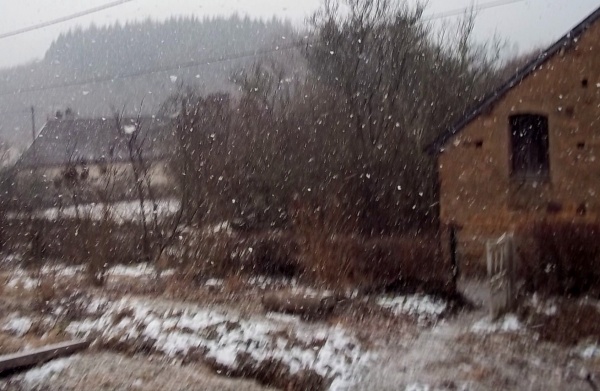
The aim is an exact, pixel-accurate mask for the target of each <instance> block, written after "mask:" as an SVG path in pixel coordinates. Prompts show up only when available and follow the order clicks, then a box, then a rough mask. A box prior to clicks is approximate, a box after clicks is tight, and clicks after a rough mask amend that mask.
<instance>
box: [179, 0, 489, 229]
mask: <svg viewBox="0 0 600 391" xmlns="http://www.w3.org/2000/svg"><path fill="white" fill-rule="evenodd" d="M343 6H344V7H343V11H341V10H340V8H338V7H337V6H336V4H334V3H331V2H326V3H325V5H324V7H323V8H322V9H321V10H320V11H319V12H318V13H317V14H315V15H314V17H313V18H312V22H311V26H312V27H311V31H312V32H311V34H310V36H309V41H310V43H309V44H307V45H306V47H305V48H304V49H303V51H302V54H301V56H300V57H299V58H297V59H296V60H295V61H296V62H297V63H299V62H301V63H302V64H304V67H305V69H306V72H304V73H303V74H301V75H299V74H292V73H291V72H290V67H289V64H286V63H285V62H282V61H281V59H280V58H279V59H277V60H275V59H265V60H263V61H262V62H260V63H258V64H256V65H255V66H254V67H253V68H252V69H251V70H250V71H246V72H240V73H238V74H236V75H234V77H233V80H234V82H235V83H236V84H237V85H238V86H239V91H240V93H239V94H238V95H235V96H228V95H224V94H219V95H210V96H206V97H202V96H198V95H197V94H195V93H194V92H193V91H190V90H188V91H185V92H183V93H181V94H180V95H179V96H177V97H174V98H172V99H171V100H170V101H169V105H168V106H169V107H170V110H171V112H176V113H177V116H176V119H175V121H174V122H175V124H174V129H175V134H176V135H177V137H176V139H177V141H178V143H177V144H178V148H179V150H178V154H177V155H178V159H177V161H176V162H175V167H174V168H175V170H174V172H176V173H178V175H179V177H180V185H181V186H180V187H181V190H182V193H183V194H185V196H184V197H183V198H184V200H185V202H186V207H187V208H189V213H191V214H193V215H194V216H195V217H196V219H197V221H206V220H215V221H222V220H231V221H236V219H237V220H239V221H240V222H243V224H245V225H246V226H249V227H252V228H259V229H264V228H269V227H271V228H272V227H289V226H290V223H291V222H292V221H293V218H294V215H295V214H297V213H300V211H301V213H314V214H315V216H316V217H318V220H319V221H323V222H327V221H329V222H331V223H334V224H335V231H336V232H340V233H342V232H343V233H351V234H361V235H365V236H373V235H380V234H393V233H398V232H406V231H408V230H415V229H420V228H423V227H427V226H432V225H433V224H435V222H436V215H437V212H436V211H437V208H436V178H435V170H434V166H433V161H432V159H431V158H430V157H429V156H427V155H425V154H424V153H423V152H422V150H423V147H424V146H425V145H426V143H427V142H428V141H430V140H431V139H432V138H433V137H434V136H435V134H436V133H437V132H439V131H440V129H441V128H442V127H443V126H445V125H448V124H449V123H451V122H452V121H454V120H456V119H457V118H458V117H459V116H461V115H462V114H463V113H464V112H465V110H466V109H467V108H468V107H469V106H470V105H472V104H473V103H474V102H475V101H477V99H480V98H481V97H482V96H483V94H484V93H485V92H487V91H488V90H489V89H490V88H491V87H492V86H493V85H494V84H495V83H496V73H497V72H496V69H495V67H494V62H495V58H494V56H493V55H492V54H493V51H492V50H491V49H493V48H490V47H486V46H481V45H477V44H474V43H473V41H472V39H471V31H472V27H473V18H472V17H465V18H464V19H463V20H462V22H460V23H458V24H457V25H456V26H454V27H448V28H444V29H441V30H439V29H435V30H434V29H433V28H432V26H430V25H429V24H427V23H426V22H424V21H423V18H422V14H423V8H422V7H417V8H409V7H404V6H399V5H396V3H395V2H393V1H389V0H376V1H368V0H346V1H344V2H343ZM298 68H299V67H298V66H297V64H296V67H294V68H292V69H298ZM307 211H308V212H307ZM313 220H314V219H313Z"/></svg>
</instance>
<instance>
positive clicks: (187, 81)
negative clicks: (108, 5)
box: [0, 16, 294, 148]
mask: <svg viewBox="0 0 600 391" xmlns="http://www.w3.org/2000/svg"><path fill="white" fill-rule="evenodd" d="M293 40H294V31H293V28H292V26H291V25H290V24H289V23H288V22H284V21H280V20H277V19H271V20H268V21H262V20H251V19H249V18H242V17H239V16H232V17H229V18H213V19H208V18H206V19H197V18H176V19H169V20H166V21H163V22H157V21H152V20H146V21H144V22H136V23H127V24H125V25H122V24H119V23H117V24H114V25H112V26H105V27H97V26H91V27H90V28H87V29H77V30H73V31H69V32H67V33H64V34H62V35H60V36H59V37H58V38H57V39H56V40H55V41H54V42H53V43H52V44H51V46H50V48H49V49H48V51H47V52H46V54H45V56H44V58H43V59H42V60H41V61H38V62H34V63H31V64H28V65H24V66H19V67H15V68H11V69H6V70H0V107H2V110H1V111H2V120H0V138H1V139H3V140H5V141H8V142H9V143H10V144H15V145H18V146H19V147H21V148H23V147H25V146H27V145H28V144H29V143H30V142H31V113H30V107H31V106H34V107H35V114H36V127H37V129H38V130H39V128H40V127H41V126H42V125H43V123H44V122H45V120H46V118H47V117H48V116H51V115H53V114H54V113H55V112H56V111H58V110H65V109H66V108H67V107H70V108H72V109H73V110H74V111H75V113H76V114H78V115H80V116H107V115H111V113H112V108H117V109H119V110H120V109H122V108H123V107H125V108H126V111H127V112H129V113H134V112H135V110H137V109H139V107H140V105H141V103H142V101H143V108H142V110H143V111H145V112H146V113H152V112H155V111H156V110H157V109H158V107H159V106H160V104H161V103H162V102H163V101H164V100H165V99H166V98H167V97H168V96H170V95H171V94H173V93H174V92H175V91H177V90H178V88H180V87H181V86H182V85H187V86H194V87H195V88H197V89H198V90H199V91H203V92H204V93H209V92H215V91H227V92H233V91H234V88H235V87H234V85H233V84H232V83H231V82H230V78H231V76H232V75H233V74H234V73H235V72H236V71H238V70H239V69H241V68H244V67H247V66H248V65H251V64H252V63H253V62H254V61H255V60H256V59H255V58H254V57H252V56H245V54H251V53H253V52H255V51H261V50H265V49H267V50H268V49H272V48H275V47H277V46H283V45H289V44H290V42H293ZM230 57H233V58H235V59H234V60H228V61H222V59H224V58H230ZM190 63H206V64H205V65H202V66H187V65H189V64H190ZM177 64H184V66H183V67H181V68H179V69H177V67H176V66H174V65H177ZM162 69H169V70H164V71H157V72H154V73H148V71H152V70H162ZM147 73H148V74H147ZM139 74H142V75H141V76H140V75H139ZM89 80H101V82H100V83H95V84H89V83H86V81H89ZM63 84H67V85H71V86H70V87H65V88H52V87H54V86H60V85H63Z"/></svg>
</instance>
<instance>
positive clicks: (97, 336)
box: [0, 265, 600, 391]
mask: <svg viewBox="0 0 600 391" xmlns="http://www.w3.org/2000/svg"><path fill="white" fill-rule="evenodd" d="M42 274H43V273H42ZM51 274H52V280H51V281H52V284H51V285H52V287H53V288H55V289H49V288H48V287H47V286H45V285H44V284H43V283H41V282H44V281H46V278H45V277H43V276H40V274H39V273H38V274H35V273H30V272H28V271H24V270H22V269H18V268H16V267H15V266H14V265H9V267H7V266H6V265H5V267H4V269H3V271H2V274H1V275H0V281H4V285H3V288H2V295H0V352H1V353H9V352H14V351H18V350H23V349H26V348H27V347H32V346H38V345H43V344H48V343H52V342H56V341H61V340H67V339H71V338H75V337H85V338H90V339H91V340H93V341H94V343H93V344H92V347H91V348H90V349H88V350H87V351H85V352H82V353H79V354H77V355H74V356H71V357H68V358H63V359H58V360H53V361H50V362H49V363H46V364H43V365H42V366H39V367H36V368H33V369H30V370H26V371H21V372H18V373H13V374H11V375H9V376H4V377H3V378H1V379H0V389H2V390H5V389H6V390H72V391H76V390H77V391H79V390H81V391H83V390H89V389H98V390H136V389H139V390H234V389H235V390H240V391H242V390H267V389H285V390H311V389H312V390H325V389H330V390H406V391H435V390H440V391H441V390H474V391H475V390H504V389H522V390H566V389H569V390H582V391H583V390H592V391H593V390H597V389H598V388H599V387H600V348H598V347H597V346H598V345H597V343H598V342H599V341H597V340H596V339H594V338H588V339H582V340H581V341H579V343H578V344H575V345H565V344H557V343H552V342H548V341H545V340H543V339H541V338H540V335H539V332H538V331H539V327H543V325H537V324H528V323H527V322H526V321H525V320H523V319H519V318H518V317H517V316H515V315H507V316H505V317H504V318H502V319H499V320H497V321H493V322H492V321H491V320H489V319H488V316H487V313H486V312H485V310H484V309H482V308H463V309H462V310H459V311H449V310H448V309H449V308H450V306H449V305H446V304H444V303H440V302H439V301H435V300H434V299H432V298H428V297H418V300H417V298H415V297H412V296H404V297H386V298H382V297H363V296H356V295H355V294H354V293H352V292H350V293H349V294H348V295H347V297H345V298H344V299H343V300H341V301H340V302H339V305H338V307H337V309H336V310H335V311H334V312H333V313H332V314H331V315H329V316H328V317H325V318H322V319H316V320H309V321H307V320H302V319H300V318H298V317H297V316H291V315H284V314H275V313H267V312H266V311H265V310H264V309H263V308H262V306H261V297H262V295H263V294H264V293H267V292H274V291H275V292H284V293H290V294H298V292H300V293H302V294H303V295H317V296H318V295H324V296H326V295H329V294H331V293H330V292H327V291H324V290H320V289H317V288H314V287H313V288H309V287H305V286H302V285H301V284H298V283H297V282H295V281H277V280H270V279H253V280H246V281H243V280H239V279H236V280H231V281H227V280H225V281H222V280H207V281H205V282H204V283H203V284H202V285H200V286H195V287H194V289H189V287H188V288H187V289H184V287H182V284H181V282H180V281H179V280H178V276H176V275H171V276H169V275H167V276H165V277H163V279H162V280H161V281H160V282H157V281H155V280H154V277H153V276H152V273H150V272H148V271H145V270H142V269H139V268H138V269H119V271H115V272H114V273H113V274H112V275H111V276H110V277H109V279H108V281H107V284H106V285H105V286H104V287H102V288H94V287H91V286H90V285H89V284H86V283H85V280H84V277H83V276H82V275H81V273H80V272H78V271H77V270H74V269H68V268H65V269H63V270H60V271H59V272H53V273H51ZM469 289H471V290H474V291H475V293H476V294H479V295H480V296H481V297H483V296H484V294H482V293H481V289H480V288H477V287H474V286H470V287H469ZM476 301H477V300H476ZM595 305H596V306H597V307H598V308H599V311H600V305H598V304H595ZM532 308H533V311H541V312H544V313H548V314H550V315H549V316H559V314H555V312H556V310H555V309H554V307H553V305H551V303H550V302H548V303H545V302H538V301H536V302H535V306H532ZM269 387H271V388H269Z"/></svg>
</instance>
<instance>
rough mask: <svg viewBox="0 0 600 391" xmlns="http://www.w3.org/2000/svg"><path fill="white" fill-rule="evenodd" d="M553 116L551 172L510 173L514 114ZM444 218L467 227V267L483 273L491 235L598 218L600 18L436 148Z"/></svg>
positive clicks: (462, 249)
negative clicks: (541, 176)
mask: <svg viewBox="0 0 600 391" xmlns="http://www.w3.org/2000/svg"><path fill="white" fill-rule="evenodd" d="M527 113H531V114H542V115H545V116H547V117H548V125H549V128H548V134H549V153H550V180H549V181H548V182H546V183H531V182H523V181H521V182H518V181H516V180H514V179H511V177H510V171H511V160H510V159H511V156H510V155H511V152H510V148H511V147H510V142H511V141H510V124H509V117H510V116H511V115H515V114H527ZM438 169H439V181H440V217H441V220H442V223H444V224H450V223H454V224H457V225H459V226H460V227H462V229H461V230H460V232H459V247H458V250H459V260H460V264H461V269H462V272H463V273H465V274H473V273H475V274H479V273H481V272H483V270H484V267H485V263H484V260H483V249H484V243H485V240H487V239H489V238H492V237H497V236H499V235H500V234H502V233H503V232H505V231H510V230H512V229H514V228H515V227H517V226H519V225H521V224H527V222H528V221H531V220H535V219H540V218H543V217H545V216H549V215H551V216H552V218H564V219H579V220H588V221H595V220H599V219H600V23H596V24H595V25H594V26H592V27H590V29H589V30H588V31H587V32H585V33H584V34H583V35H582V36H581V37H580V38H579V40H578V41H577V42H576V43H575V45H573V46H572V47H570V48H568V49H566V50H565V51H564V52H561V53H559V54H557V55H555V56H554V57H553V58H551V59H550V60H549V61H547V62H546V63H545V64H544V65H543V66H541V67H540V68H539V69H538V70H537V71H535V72H534V73H533V74H532V75H530V76H529V77H527V78H526V79H525V80H523V82H522V83H521V84H520V85H518V86H515V87H514V88H513V89H512V90H511V91H509V92H508V93H507V94H506V95H505V96H504V97H502V98H501V99H500V100H499V101H497V102H496V104H495V105H494V106H493V107H492V108H491V110H489V111H488V112H487V113H485V114H483V115H481V116H480V117H478V118H476V119H475V120H474V121H472V122H471V123H470V124H469V125H467V126H466V127H465V128H464V129H463V130H462V131H461V132H460V133H458V134H457V135H456V136H455V137H454V138H452V139H450V140H449V141H448V142H447V143H446V145H445V146H444V151H443V152H442V153H440V154H439V156H438Z"/></svg>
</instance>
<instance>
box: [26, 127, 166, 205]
mask: <svg viewBox="0 0 600 391" xmlns="http://www.w3.org/2000/svg"><path fill="white" fill-rule="evenodd" d="M168 125H169V123H168V121H165V120H162V119H158V118H151V117H139V118H121V119H119V120H117V119H116V118H60V119H51V120H49V121H48V122H47V123H46V124H45V125H44V126H43V128H42V129H41V131H40V133H39V135H38V136H37V137H36V139H35V140H34V142H33V144H32V145H31V147H30V148H29V149H27V150H26V151H25V152H24V153H23V155H22V156H21V157H20V159H19V160H18V161H17V163H16V164H15V167H14V170H15V175H16V182H17V184H18V186H17V187H18V188H20V190H21V191H24V190H25V191H26V189H29V190H32V189H33V190H34V192H35V193H36V194H41V195H42V198H43V199H44V200H45V201H51V202H52V203H55V202H56V201H61V202H68V198H69V197H68V194H67V193H72V192H73V191H74V190H75V189H77V190H78V191H80V192H81V193H82V197H83V198H84V199H85V200H89V201H95V198H98V197H100V198H103V197H109V198H111V199H126V198H133V197H135V192H134V189H133V178H132V162H136V163H135V164H140V163H142V164H143V166H144V169H146V170H147V171H148V175H149V176H150V178H151V182H152V185H153V186H154V187H156V188H157V189H162V190H165V191H166V190H168V189H169V188H172V187H173V183H172V181H171V175H169V168H170V165H169V162H170V158H171V151H172V150H173V148H172V140H173V138H172V135H171V131H170V127H169V126H168ZM108 188H110V190H111V194H106V192H107V191H108ZM100 192H104V194H102V195H100V194H99V193H100Z"/></svg>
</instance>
